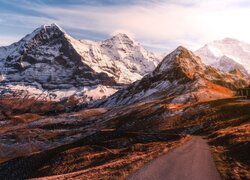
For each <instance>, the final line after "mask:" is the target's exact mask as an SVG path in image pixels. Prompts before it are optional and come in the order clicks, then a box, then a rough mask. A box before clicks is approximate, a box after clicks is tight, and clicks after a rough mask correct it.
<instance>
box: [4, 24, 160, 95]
mask: <svg viewBox="0 0 250 180" xmlns="http://www.w3.org/2000/svg"><path fill="white" fill-rule="evenodd" d="M158 63H159V59H158V57H157V56H155V55H154V54H153V53H151V52H149V51H147V50H145V49H144V48H143V47H141V46H140V45H139V43H137V42H135V41H134V40H132V39H130V38H129V37H128V36H127V35H125V34H118V35H116V36H114V37H112V38H111V39H108V40H105V41H101V42H97V41H88V40H76V39H74V38H72V37H71V36H69V35H68V34H67V33H66V32H65V31H64V30H63V29H62V28H60V27H59V26H58V25H56V24H51V25H43V26H41V27H39V28H37V29H36V30H35V31H34V32H32V33H31V34H28V35H27V36H25V37H24V38H23V39H21V40H20V41H18V42H17V43H14V44H12V45H10V46H6V47H0V85H1V89H2V90H1V92H4V91H11V92H12V93H15V92H17V91H18V93H19V94H23V92H24V91H25V92H27V93H31V94H34V95H37V94H38V95H41V94H44V95H42V97H45V98H46V97H47V96H48V97H52V98H53V97H54V99H60V98H62V97H64V96H71V95H77V96H81V97H83V98H85V99H86V97H87V98H88V97H90V99H92V98H94V99H99V98H101V97H105V96H109V95H110V94H112V93H114V92H115V91H116V90H115V89H114V88H113V87H114V86H115V85H117V84H126V83H131V82H134V81H135V80H138V79H140V78H141V77H142V76H143V75H145V74H147V73H149V72H150V71H152V70H153V69H154V68H155V67H156V65H157V64H158Z"/></svg>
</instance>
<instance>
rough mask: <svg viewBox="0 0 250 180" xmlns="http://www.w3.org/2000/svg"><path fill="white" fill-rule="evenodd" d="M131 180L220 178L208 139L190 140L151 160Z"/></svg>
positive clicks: (217, 179)
mask: <svg viewBox="0 0 250 180" xmlns="http://www.w3.org/2000/svg"><path fill="white" fill-rule="evenodd" d="M129 179H130V180H162V179H164V180H220V179H221V178H220V175H219V173H218V171H217V170H216V167H215V164H214V161H213V159H212V155H211V152H210V149H209V146H208V144H207V142H206V140H204V139H202V138H201V137H199V136H194V137H193V138H192V139H191V140H190V141H189V142H187V143H185V144H184V145H182V146H180V147H178V148H176V149H174V150H173V151H170V152H168V153H167V154H165V155H163V156H161V157H159V158H157V159H155V160H153V161H151V162H150V163H148V164H146V165H145V166H144V167H143V168H141V169H140V170H139V171H137V172H136V173H135V174H133V175H131V176H130V177H129Z"/></svg>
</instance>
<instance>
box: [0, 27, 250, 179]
mask: <svg viewBox="0 0 250 180" xmlns="http://www.w3.org/2000/svg"><path fill="white" fill-rule="evenodd" d="M249 62H250V44H247V43H245V42H241V41H238V40H236V39H231V38H225V39H223V40H217V41H214V42H212V43H208V44H206V45H204V46H203V47H201V48H200V49H198V50H197V51H195V52H192V51H190V50H189V49H188V47H183V46H179V47H176V49H175V50H174V51H173V52H171V53H170V54H168V55H166V56H165V57H164V56H163V55H161V54H157V53H153V52H150V51H149V50H146V49H145V48H144V47H143V46H141V45H140V44H139V43H138V42H136V41H135V40H134V39H133V38H131V37H129V36H128V35H126V34H117V35H115V36H113V37H111V38H110V39H107V40H104V41H92V40H76V39H75V38H73V37H71V36H70V35H68V34H67V33H66V32H65V31H64V30H63V29H62V28H61V27H59V26H58V25H56V24H50V25H43V26H41V27H39V28H37V29H35V30H34V31H33V32H32V33H31V34H28V35H26V36H25V37H24V38H22V39H21V40H20V41H18V42H16V43H13V44H11V45H9V46H5V47H0V179H32V178H34V179H129V178H131V175H132V174H134V173H135V172H136V171H137V170H139V169H140V168H141V167H143V166H144V165H145V164H146V163H148V162H149V161H151V160H153V159H155V158H157V157H159V156H161V155H163V154H167V153H168V152H169V151H170V152H171V151H172V149H175V148H178V147H181V146H183V145H184V144H185V143H188V142H192V139H195V136H202V137H204V138H205V139H206V140H207V141H208V144H209V146H210V149H211V151H212V153H213V158H214V161H215V164H216V167H217V170H218V171H219V173H220V176H221V177H222V179H230V178H231V179H249V178H250V175H249V164H250V158H249V155H248V150H249V148H250V134H249V130H250V123H249V122H250V114H249V110H250V101H249V100H248V99H246V98H245V97H243V96H242V95H239V94H237V93H236V92H237V91H238V90H239V89H244V88H245V89H244V90H247V87H249V85H250V77H249V72H250V64H249ZM248 90H249V88H248ZM249 91H250V90H249ZM248 96H250V94H248ZM248 98H249V97H248ZM173 164H174V163H173ZM131 179H133V178H131Z"/></svg>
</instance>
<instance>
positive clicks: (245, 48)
mask: <svg viewBox="0 0 250 180" xmlns="http://www.w3.org/2000/svg"><path fill="white" fill-rule="evenodd" d="M195 53H196V54H197V55H198V56H200V57H201V58H202V59H203V60H204V63H205V64H207V65H212V66H213V67H216V68H218V69H220V70H222V71H224V72H230V71H233V70H235V69H239V70H240V71H241V72H242V73H243V74H244V75H246V76H249V72H250V61H249V59H250V44H247V43H245V42H241V41H239V40H236V39H232V38H225V39H223V40H217V41H213V42H211V43H208V44H206V45H204V46H203V47H202V48H200V49H198V50H197V51H196V52H195Z"/></svg>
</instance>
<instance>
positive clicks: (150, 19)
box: [0, 0, 250, 51]
mask: <svg viewBox="0 0 250 180" xmlns="http://www.w3.org/2000/svg"><path fill="white" fill-rule="evenodd" d="M78 2H79V3H77V4H68V5H67V6H64V5H60V6H59V5H58V6H55V5H50V4H46V3H45V2H44V1H25V3H21V4H19V6H22V7H23V8H26V9H27V10H31V11H36V12H38V13H45V14H46V17H33V16H30V15H29V16H27V15H26V16H25V17H22V16H21V15H18V14H14V15H13V16H12V17H13V18H8V17H7V16H6V17H5V18H6V19H10V20H8V22H14V24H15V23H17V22H20V23H21V24H22V25H27V26H32V27H33V26H35V25H38V24H39V23H50V22H52V21H53V22H56V23H58V24H59V25H61V26H62V27H64V28H66V29H71V28H75V29H78V30H79V32H86V31H88V32H93V34H103V36H104V37H107V36H109V35H110V34H113V33H117V31H121V32H128V33H130V34H132V35H133V36H135V38H136V39H137V40H138V41H140V42H142V44H144V45H146V46H148V47H151V48H152V49H158V50H160V51H165V50H166V51H168V50H170V49H174V48H175V47H176V46H178V45H183V46H186V47H189V48H191V49H192V50H195V49H197V48H198V47H200V46H202V45H203V44H204V43H207V42H209V41H212V40H215V39H222V38H224V37H233V38H238V39H240V40H245V41H248V42H250V34H249V33H248V32H249V31H250V25H249V23H247V22H248V17H250V11H249V6H242V4H245V3H247V1H246V0H221V1H218V0H210V1H205V0H166V1H164V0H162V1H161V0H158V1H156V0H148V1H142V0H139V1H127V3H126V1H119V2H120V3H117V2H118V1H110V0H106V1H102V3H101V1H97V0H95V1H92V3H86V1H82V3H81V2H80V1H78ZM84 2H85V3H84ZM104 4H105V5H104ZM0 17H2V16H0ZM15 17H18V18H17V19H18V20H15ZM0 23H1V22H0ZM73 36H74V34H73ZM93 36H94V35H93ZM94 38H95V37H93V39H94Z"/></svg>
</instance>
